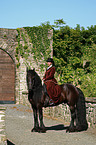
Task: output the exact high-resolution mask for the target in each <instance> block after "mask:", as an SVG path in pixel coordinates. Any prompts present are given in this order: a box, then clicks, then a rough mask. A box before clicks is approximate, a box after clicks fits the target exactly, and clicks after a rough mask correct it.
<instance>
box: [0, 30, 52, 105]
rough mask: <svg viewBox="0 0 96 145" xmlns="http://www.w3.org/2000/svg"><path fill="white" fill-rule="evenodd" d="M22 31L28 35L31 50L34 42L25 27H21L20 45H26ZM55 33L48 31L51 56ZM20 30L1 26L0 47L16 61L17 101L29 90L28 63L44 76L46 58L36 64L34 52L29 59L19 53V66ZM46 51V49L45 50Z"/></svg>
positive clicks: (27, 39)
mask: <svg viewBox="0 0 96 145" xmlns="http://www.w3.org/2000/svg"><path fill="white" fill-rule="evenodd" d="M21 33H23V35H24V36H26V37H25V38H26V42H27V45H28V49H29V50H30V49H31V47H32V44H31V43H30V38H29V36H28V34H27V32H26V31H25V30H24V28H20V42H19V43H20V45H22V47H24V45H25V42H24V40H23V38H22V35H21ZM52 35H53V30H49V32H48V39H50V46H49V49H50V50H51V54H50V55H51V56H52V55H53V48H52V42H53V40H52V39H51V38H52ZM17 37H18V32H17V30H16V29H3V28H0V49H2V50H4V51H5V52H6V53H7V54H8V55H9V56H10V57H11V58H12V60H13V61H14V65H15V70H14V71H15V100H16V103H20V102H22V100H23V99H22V93H23V92H24V91H27V84H26V67H27V64H28V66H30V68H35V70H36V72H37V73H38V74H39V75H40V77H41V78H42V76H43V75H44V72H41V71H40V64H44V61H45V60H44V59H41V60H39V62H38V65H37V64H36V62H35V60H34V59H33V54H32V53H30V54H29V57H28V59H27V60H25V59H24V58H22V57H21V56H20V55H19V62H20V66H19V68H18V67H17V64H18V60H17V59H16V47H18V39H17ZM45 51H46V50H45Z"/></svg>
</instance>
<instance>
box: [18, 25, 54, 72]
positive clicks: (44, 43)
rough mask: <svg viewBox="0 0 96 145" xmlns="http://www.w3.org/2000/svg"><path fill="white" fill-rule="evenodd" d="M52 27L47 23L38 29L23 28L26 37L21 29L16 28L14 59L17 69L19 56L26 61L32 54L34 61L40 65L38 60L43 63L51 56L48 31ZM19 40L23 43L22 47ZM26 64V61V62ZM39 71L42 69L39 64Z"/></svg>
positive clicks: (42, 66) (41, 65)
mask: <svg viewBox="0 0 96 145" xmlns="http://www.w3.org/2000/svg"><path fill="white" fill-rule="evenodd" d="M51 29H52V27H51V26H50V25H49V23H48V22H47V23H45V24H41V25H40V26H38V27H35V26H34V27H24V31H25V33H26V34H27V36H29V37H28V39H29V40H28V41H29V42H28V41H27V36H26V34H25V33H24V32H23V30H22V29H20V28H17V32H18V38H17V41H18V47H16V59H17V61H18V64H17V67H19V66H20V62H19V56H21V57H22V58H25V60H27V59H28V56H29V55H30V53H31V54H32V56H33V58H34V61H35V62H36V63H37V65H38V63H40V60H42V61H44V62H45V60H46V59H47V57H48V56H50V54H51V48H50V40H51V39H52V38H51V39H50V38H49V37H48V35H49V32H50V30H51ZM20 38H22V39H23V41H24V46H23V45H22V44H21V43H20ZM26 63H27V61H26ZM40 67H41V70H42V69H43V68H44V65H43V64H40Z"/></svg>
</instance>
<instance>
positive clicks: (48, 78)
mask: <svg viewBox="0 0 96 145" xmlns="http://www.w3.org/2000/svg"><path fill="white" fill-rule="evenodd" d="M46 74H47V75H46V77H45V78H44V81H46V80H50V79H53V78H54V74H55V67H52V68H51V69H50V72H48V73H46Z"/></svg>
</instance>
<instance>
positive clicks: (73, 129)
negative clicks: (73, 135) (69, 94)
mask: <svg viewBox="0 0 96 145" xmlns="http://www.w3.org/2000/svg"><path fill="white" fill-rule="evenodd" d="M70 111H71V122H70V126H69V127H68V129H67V130H66V132H68V131H69V132H75V126H74V120H75V119H76V112H75V106H70Z"/></svg>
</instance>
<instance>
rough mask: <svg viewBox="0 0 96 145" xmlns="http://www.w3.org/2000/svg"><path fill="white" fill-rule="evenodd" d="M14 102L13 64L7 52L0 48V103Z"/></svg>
mask: <svg viewBox="0 0 96 145" xmlns="http://www.w3.org/2000/svg"><path fill="white" fill-rule="evenodd" d="M5 103H8V104H9V103H15V65H14V62H13V60H12V58H11V57H10V55H9V54H8V53H6V52H5V51H4V50H2V49H0V104H5Z"/></svg>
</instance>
